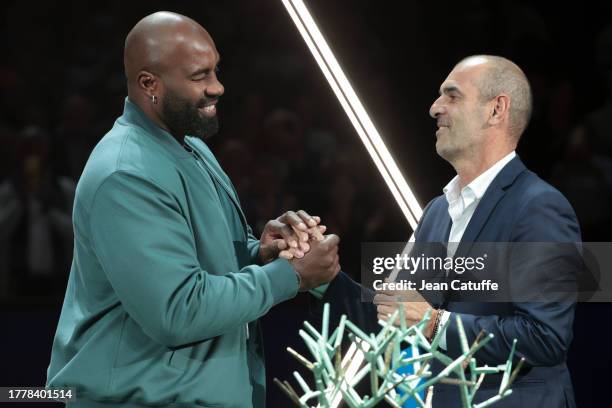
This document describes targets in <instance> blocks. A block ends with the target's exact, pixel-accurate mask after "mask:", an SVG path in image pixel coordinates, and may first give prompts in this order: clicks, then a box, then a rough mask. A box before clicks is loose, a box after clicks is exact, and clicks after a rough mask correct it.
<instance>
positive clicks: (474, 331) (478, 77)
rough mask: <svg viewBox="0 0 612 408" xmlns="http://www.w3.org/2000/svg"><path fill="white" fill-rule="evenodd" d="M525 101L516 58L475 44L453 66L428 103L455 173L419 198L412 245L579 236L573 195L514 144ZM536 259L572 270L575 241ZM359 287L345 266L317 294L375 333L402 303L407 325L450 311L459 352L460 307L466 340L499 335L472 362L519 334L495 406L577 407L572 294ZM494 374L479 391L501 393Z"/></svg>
mask: <svg viewBox="0 0 612 408" xmlns="http://www.w3.org/2000/svg"><path fill="white" fill-rule="evenodd" d="M531 110H532V95H531V90H530V86H529V82H528V80H527V78H526V77H525V74H524V73H523V71H522V70H521V69H520V68H519V67H518V66H517V65H516V64H514V63H513V62H511V61H509V60H507V59H505V58H502V57H497V56H488V55H478V56H471V57H468V58H465V59H464V60H462V61H460V62H459V63H458V64H457V65H456V66H455V67H454V68H453V70H452V71H451V73H450V74H449V75H448V77H447V78H446V80H445V81H444V82H443V83H442V85H441V87H440V96H439V98H438V99H436V101H435V102H434V103H433V105H432V106H431V109H430V112H429V113H430V115H431V117H432V118H434V119H435V120H436V124H437V131H436V151H437V153H438V154H439V155H440V156H441V157H442V158H443V159H445V160H446V161H448V162H449V163H450V164H451V165H452V166H453V167H454V169H455V171H456V172H457V175H456V177H455V178H453V179H452V180H451V181H450V183H448V185H447V186H446V187H445V188H444V189H443V191H444V194H443V195H441V196H439V197H436V198H434V199H433V200H432V201H431V202H430V203H429V204H428V205H427V207H426V208H425V210H424V213H423V216H422V218H421V220H420V223H419V225H418V228H417V229H416V231H415V234H414V236H413V239H414V240H415V241H416V242H417V244H418V243H448V242H450V243H458V246H452V245H449V246H448V252H447V254H445V255H448V256H451V257H452V256H466V255H468V254H470V250H471V249H472V247H473V246H474V244H476V243H479V242H480V243H489V242H496V243H526V242H529V243H533V242H538V243H542V242H547V243H569V244H577V243H580V242H581V236H580V228H579V225H578V220H577V219H576V215H575V213H574V211H573V209H572V207H571V205H570V204H569V203H568V201H567V200H566V199H565V197H564V196H563V195H562V194H561V193H560V192H559V191H557V190H556V189H554V188H553V187H552V186H550V185H549V184H547V183H546V182H544V181H543V180H542V179H540V178H539V177H538V176H537V175H536V174H535V173H533V172H531V171H529V170H528V169H527V168H526V167H525V165H524V164H523V163H522V162H521V160H520V158H519V157H518V156H517V155H516V153H515V149H516V146H517V144H518V141H519V139H520V137H521V135H522V133H523V131H524V130H525V128H526V127H527V124H528V122H529V119H530V116H531ZM534 248H537V247H535V246H534ZM531 262H532V264H531V265H530V266H531V267H534V268H536V270H539V269H545V270H548V271H549V272H550V271H551V270H553V269H554V270H555V271H556V270H557V269H559V270H564V271H570V272H571V271H576V273H577V269H578V268H579V267H580V265H581V260H580V256H579V255H578V252H577V251H575V252H563V251H561V252H555V251H551V252H550V253H548V252H545V251H541V253H538V254H536V256H535V257H534V258H533V259H532V260H531ZM541 267H543V268H541ZM538 268H539V269H538ZM518 269H519V268H515V269H512V268H511V270H509V273H510V275H509V276H510V277H511V279H513V280H514V282H516V283H518V284H519V285H520V284H521V280H522V279H523V278H524V277H526V275H525V273H526V272H528V271H525V270H523V271H520V270H518ZM530 270H533V268H530ZM514 282H513V283H514ZM523 284H525V282H523ZM361 289H362V288H361V287H360V286H359V285H358V284H356V283H355V282H354V281H352V280H351V279H350V278H348V276H347V275H345V274H344V273H341V274H339V275H338V276H337V277H336V279H335V280H334V281H332V282H331V284H330V285H329V287H328V288H327V290H326V292H325V294H324V296H323V299H322V302H321V303H323V302H330V303H331V310H332V314H333V316H332V322H334V321H337V320H336V319H338V318H339V316H340V314H342V313H346V314H347V315H348V318H349V319H351V320H352V321H354V322H355V323H357V324H359V325H360V326H361V327H362V328H363V329H365V330H367V331H369V332H378V330H379V329H380V327H378V326H377V323H376V321H377V319H379V318H382V319H385V318H386V317H387V316H388V315H389V314H390V313H392V312H393V311H394V310H395V309H396V308H397V307H398V306H400V307H403V308H404V311H405V316H406V320H407V322H408V323H409V324H414V323H416V322H418V321H420V320H421V319H422V318H423V316H424V314H425V312H426V311H427V310H429V309H432V318H431V320H430V324H429V326H428V327H427V329H426V333H425V334H426V335H427V336H432V335H433V334H434V333H435V332H437V330H438V329H440V328H441V327H443V325H444V323H445V322H447V321H448V320H449V319H450V322H449V324H448V326H447V327H446V330H445V331H444V332H443V333H442V334H441V335H442V342H441V344H442V347H443V348H444V349H446V352H447V353H448V355H450V356H451V357H454V358H456V357H458V356H459V355H460V354H461V351H460V350H461V348H460V343H459V336H458V329H457V324H456V319H455V316H457V315H459V316H460V317H461V319H462V322H463V326H464V328H465V331H466V335H467V340H468V342H469V343H471V342H473V341H474V340H475V338H476V337H477V336H478V334H479V333H480V332H481V330H485V331H486V332H488V333H493V334H494V335H495V337H494V339H493V340H492V341H491V342H489V343H488V344H487V345H486V346H485V347H483V348H482V349H481V350H480V351H479V352H478V353H477V354H476V355H475V357H476V359H477V361H478V364H479V365H484V364H488V365H490V366H491V365H494V366H496V365H498V364H502V363H504V362H505V361H506V359H507V358H508V355H509V353H510V349H511V347H512V342H513V340H514V339H517V349H516V350H517V352H516V356H515V361H514V362H515V364H516V363H517V361H518V358H521V357H522V358H524V359H525V364H524V366H523V369H522V370H521V371H520V373H519V375H518V376H517V379H516V381H515V382H514V384H513V385H512V389H513V393H512V394H511V395H510V396H508V397H506V398H504V399H502V400H501V401H499V402H497V403H496V404H495V406H496V407H498V408H504V407H516V406H524V407H538V408H561V407H575V402H574V395H573V389H572V383H571V379H570V375H569V372H568V369H567V366H566V356H567V351H568V349H569V346H570V343H571V340H572V325H573V319H574V308H575V302H573V301H553V300H548V301H542V302H530V301H518V300H515V301H512V300H511V299H509V301H506V302H473V301H472V302H462V301H458V300H457V298H456V296H453V293H445V294H444V295H443V296H442V297H441V298H439V299H438V300H432V299H430V298H428V299H429V300H425V298H423V299H422V301H418V302H404V303H401V302H397V299H394V298H393V297H390V296H387V295H385V294H377V295H376V296H375V298H374V304H371V303H363V302H361V298H360V293H361ZM451 292H452V291H451ZM440 368H441V367H440V366H439V365H438V364H434V365H433V367H432V369H433V371H434V373H435V372H436V371H439V370H440ZM500 381H501V376H499V375H489V376H488V378H487V380H486V381H485V382H484V383H483V384H482V386H481V387H480V389H479V391H478V393H477V397H476V398H475V401H474V402H475V403H477V402H479V401H483V400H485V399H488V398H490V397H491V396H494V395H496V394H497V392H498V389H499V384H500ZM433 405H434V407H455V406H456V407H459V406H461V397H460V395H459V388H458V387H456V386H453V385H446V384H438V385H436V387H435V392H434V404H433Z"/></svg>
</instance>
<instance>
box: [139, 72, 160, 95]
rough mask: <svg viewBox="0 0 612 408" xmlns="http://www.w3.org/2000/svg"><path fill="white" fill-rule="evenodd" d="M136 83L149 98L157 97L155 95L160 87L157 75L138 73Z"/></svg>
mask: <svg viewBox="0 0 612 408" xmlns="http://www.w3.org/2000/svg"><path fill="white" fill-rule="evenodd" d="M136 81H137V84H138V87H139V88H140V89H142V90H143V91H144V93H145V94H146V95H147V96H148V97H149V98H150V97H152V96H153V95H156V96H157V97H159V95H158V94H157V93H158V91H159V88H160V87H161V84H160V81H159V78H158V77H157V75H155V74H153V73H152V72H149V71H145V70H142V71H140V72H139V73H138V77H136Z"/></svg>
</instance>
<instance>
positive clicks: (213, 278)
mask: <svg viewBox="0 0 612 408" xmlns="http://www.w3.org/2000/svg"><path fill="white" fill-rule="evenodd" d="M90 231H91V237H92V241H93V246H94V250H95V253H96V255H97V258H98V261H99V262H100V264H101V266H102V268H103V270H104V272H105V274H106V276H107V278H108V280H109V282H110V284H111V285H112V287H113V289H114V291H115V293H116V296H117V297H118V299H119V301H120V302H121V303H122V305H123V306H124V308H125V310H126V311H127V313H128V314H129V315H130V316H131V317H132V318H133V319H134V320H135V321H136V322H137V323H138V324H139V325H140V326H141V327H142V329H143V330H144V332H145V333H147V334H148V335H149V336H150V337H151V338H153V339H155V340H156V341H158V342H160V343H161V344H165V345H167V346H169V347H177V346H180V345H184V344H188V343H192V342H195V341H201V340H204V339H207V338H211V337H214V336H218V335H220V334H223V333H225V332H228V331H230V330H232V329H235V328H236V327H239V326H241V325H243V324H246V323H248V322H250V321H253V320H255V319H257V318H258V317H260V316H262V315H263V314H265V313H266V312H267V311H268V310H269V309H270V308H271V307H272V306H273V305H275V304H277V303H279V302H282V301H284V300H286V299H289V298H292V297H293V296H295V294H296V292H297V289H298V282H297V277H296V274H295V272H294V270H293V267H292V266H291V265H290V264H289V263H288V262H287V261H286V260H284V259H278V260H275V261H274V262H271V263H269V264H267V265H265V266H257V265H249V266H247V267H245V268H243V269H242V270H240V271H238V270H236V271H229V273H227V274H225V275H217V274H212V273H208V272H207V271H206V270H203V269H202V268H201V266H200V264H199V262H198V259H197V256H196V247H195V242H194V239H193V234H192V232H191V230H190V228H189V225H188V224H187V222H186V220H185V218H184V217H183V215H182V213H181V209H180V206H179V205H178V203H177V201H176V200H175V198H174V197H173V196H172V195H171V194H170V193H168V192H167V191H166V190H164V189H163V188H161V187H160V186H158V185H156V184H155V183H153V182H152V181H150V180H147V179H145V178H143V177H140V176H138V175H134V174H131V173H128V172H116V173H114V174H112V175H111V176H109V177H108V178H107V179H106V180H105V181H104V182H103V184H102V185H101V186H100V187H99V189H98V191H97V192H96V194H95V199H94V203H93V205H92V208H91V212H90ZM211 239H215V238H214V237H211Z"/></svg>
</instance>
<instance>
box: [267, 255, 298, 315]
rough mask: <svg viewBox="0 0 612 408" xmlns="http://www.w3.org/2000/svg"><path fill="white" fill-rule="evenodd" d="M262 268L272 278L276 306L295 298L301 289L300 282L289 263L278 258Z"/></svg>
mask: <svg viewBox="0 0 612 408" xmlns="http://www.w3.org/2000/svg"><path fill="white" fill-rule="evenodd" d="M261 268H262V269H263V270H264V271H265V272H266V275H267V276H269V277H270V281H271V283H272V287H273V288H274V290H273V294H274V297H275V299H274V303H275V304H276V303H279V302H282V301H285V300H287V299H291V298H293V297H295V295H296V294H297V292H298V289H299V288H300V282H299V277H298V274H297V272H296V271H295V269H294V268H293V266H292V265H291V264H290V263H289V261H287V260H286V259H283V258H277V259H275V260H274V261H272V262H270V263H268V264H266V265H264V266H262V267H261Z"/></svg>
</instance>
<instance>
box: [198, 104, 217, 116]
mask: <svg viewBox="0 0 612 408" xmlns="http://www.w3.org/2000/svg"><path fill="white" fill-rule="evenodd" d="M199 111H201V112H202V113H204V114H205V115H206V116H214V115H216V114H217V106H216V104H214V103H212V104H210V105H208V106H204V107H203V108H200V109H199Z"/></svg>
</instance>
